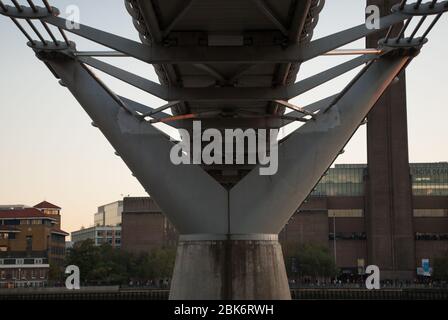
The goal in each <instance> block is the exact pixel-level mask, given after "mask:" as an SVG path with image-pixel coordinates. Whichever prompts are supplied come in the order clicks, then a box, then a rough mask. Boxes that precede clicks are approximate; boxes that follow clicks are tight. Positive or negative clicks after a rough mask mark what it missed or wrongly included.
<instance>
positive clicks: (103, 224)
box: [71, 201, 123, 248]
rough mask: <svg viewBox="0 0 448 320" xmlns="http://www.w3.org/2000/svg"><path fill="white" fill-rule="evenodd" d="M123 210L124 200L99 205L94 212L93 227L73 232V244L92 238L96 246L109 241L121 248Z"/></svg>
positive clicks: (115, 246) (113, 245)
mask: <svg viewBox="0 0 448 320" xmlns="http://www.w3.org/2000/svg"><path fill="white" fill-rule="evenodd" d="M122 212H123V201H115V202H112V203H109V204H105V205H103V206H100V207H98V211H97V212H96V213H95V214H94V218H93V219H94V226H93V227H90V228H82V229H80V230H77V231H74V232H72V233H71V242H72V245H76V243H79V242H82V241H84V240H87V239H91V240H93V241H94V243H95V245H96V246H100V245H102V244H106V243H107V244H110V245H111V246H112V247H114V248H120V247H121V215H122Z"/></svg>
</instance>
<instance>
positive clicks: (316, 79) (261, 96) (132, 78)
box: [78, 54, 377, 101]
mask: <svg viewBox="0 0 448 320" xmlns="http://www.w3.org/2000/svg"><path fill="white" fill-rule="evenodd" d="M376 58H377V56H376V55H375V54H367V55H363V56H360V57H357V58H354V59H352V60H350V61H347V62H344V63H342V64H340V65H338V66H336V67H333V68H330V69H328V70H326V71H323V72H321V73H318V74H316V75H314V76H311V77H309V78H307V79H304V80H301V81H299V82H297V83H295V84H293V85H290V86H284V87H278V88H264V87H255V88H250V87H214V88H180V87H168V86H162V85H160V84H158V83H156V82H153V81H151V80H148V79H145V78H143V77H140V76H137V75H135V74H133V73H130V72H128V71H125V70H122V69H120V68H117V67H115V66H112V65H110V64H108V63H106V62H103V61H100V60H97V59H95V58H91V57H78V59H79V60H80V61H82V62H84V63H86V64H88V65H90V66H92V67H94V68H96V69H98V70H100V71H103V72H105V73H107V74H109V75H111V76H113V77H115V78H117V79H120V80H122V81H124V82H126V83H128V84H130V85H132V86H134V87H136V88H139V89H141V90H143V91H146V92H148V93H150V94H152V95H154V96H156V97H158V98H160V99H163V100H166V101H175V100H176V101H216V100H226V101H247V100H250V101H271V100H290V99H292V98H294V97H296V96H298V95H301V94H303V93H305V92H307V91H309V90H311V89H313V88H315V87H317V86H319V85H321V84H323V83H325V82H328V81H330V80H332V79H334V78H336V77H338V76H340V75H342V74H344V73H346V72H348V71H350V70H353V69H354V68H356V67H359V66H361V65H363V64H364V63H366V62H369V61H371V60H373V59H376Z"/></svg>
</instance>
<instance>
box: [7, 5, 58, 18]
mask: <svg viewBox="0 0 448 320" xmlns="http://www.w3.org/2000/svg"><path fill="white" fill-rule="evenodd" d="M4 7H5V8H6V10H5V9H3V10H0V14H2V15H4V16H7V17H10V18H17V19H43V18H48V17H51V16H58V15H59V14H60V11H59V9H58V8H55V7H51V9H52V11H51V12H49V10H47V8H42V7H38V6H35V7H34V8H35V9H32V8H31V7H25V6H20V8H21V9H18V8H16V7H12V6H9V5H5V6H4Z"/></svg>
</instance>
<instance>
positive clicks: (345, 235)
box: [328, 232, 367, 240]
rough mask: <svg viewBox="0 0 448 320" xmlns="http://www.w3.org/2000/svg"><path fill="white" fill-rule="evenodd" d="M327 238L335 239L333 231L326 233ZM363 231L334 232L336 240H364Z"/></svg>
mask: <svg viewBox="0 0 448 320" xmlns="http://www.w3.org/2000/svg"><path fill="white" fill-rule="evenodd" d="M328 239H329V240H335V236H334V233H330V234H329V235H328ZM366 239H367V235H366V233H365V232H336V240H366Z"/></svg>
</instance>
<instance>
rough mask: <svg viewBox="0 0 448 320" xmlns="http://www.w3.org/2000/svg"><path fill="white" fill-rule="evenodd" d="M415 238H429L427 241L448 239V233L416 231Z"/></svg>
mask: <svg viewBox="0 0 448 320" xmlns="http://www.w3.org/2000/svg"><path fill="white" fill-rule="evenodd" d="M415 240H427V241H437V240H448V233H418V232H417V233H416V234H415Z"/></svg>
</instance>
